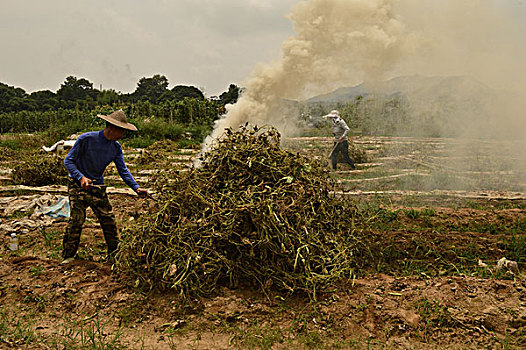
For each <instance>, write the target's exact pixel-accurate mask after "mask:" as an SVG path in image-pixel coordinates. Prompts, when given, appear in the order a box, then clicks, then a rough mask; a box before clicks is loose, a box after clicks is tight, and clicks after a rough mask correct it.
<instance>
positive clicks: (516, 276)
mask: <svg viewBox="0 0 526 350" xmlns="http://www.w3.org/2000/svg"><path fill="white" fill-rule="evenodd" d="M292 141H294V143H295V147H296V148H297V149H300V150H302V152H303V153H312V154H313V155H314V156H315V157H319V158H320V157H322V156H323V155H325V156H326V153H327V148H328V147H327V145H328V144H330V142H331V139H330V138H327V137H324V138H317V137H313V138H301V139H295V140H292ZM442 144H443V142H442V141H440V140H439V141H437V140H436V139H430V140H427V139H426V140H416V139H412V138H411V139H408V138H401V139H393V138H360V139H358V145H361V147H366V146H367V147H368V148H366V150H367V152H368V153H367V154H368V155H369V156H370V158H371V159H369V163H367V164H357V165H358V169H357V170H355V171H349V170H348V169H346V168H343V167H342V168H341V171H340V172H336V173H334V177H335V178H336V180H338V181H340V182H341V183H343V184H344V185H345V186H344V191H343V192H341V193H340V194H339V195H341V196H350V197H352V198H353V199H354V200H356V202H357V205H358V206H360V207H361V208H363V210H364V212H365V213H367V215H369V217H368V218H366V219H367V220H365V221H364V220H362V222H368V225H366V226H364V227H361V228H359V229H360V230H363V232H365V233H367V235H370V237H371V246H370V249H371V251H374V252H375V255H374V256H376V257H377V258H376V260H374V261H373V260H371V261H365V262H364V263H363V264H362V265H363V266H367V268H366V269H364V270H362V271H357V274H356V275H353V276H350V278H348V279H345V280H342V281H338V282H336V283H335V284H334V287H333V288H332V289H330V290H325V291H321V292H320V293H319V294H318V296H317V300H315V301H314V300H311V299H309V298H308V297H307V296H301V295H295V296H288V295H281V294H278V293H276V294H273V295H264V294H262V293H261V292H258V291H248V290H243V289H237V290H231V289H228V288H226V287H225V288H223V289H222V290H221V292H220V293H219V294H218V295H216V296H214V297H210V298H203V299H199V300H184V299H182V297H181V296H179V295H172V294H169V293H168V294H167V293H163V294H159V293H154V292H149V291H141V290H138V289H137V288H136V287H135V285H134V281H133V280H130V278H128V277H127V276H125V275H121V274H118V273H116V270H115V269H114V267H113V266H112V265H111V264H109V263H107V262H106V261H105V244H104V239H103V236H102V232H101V230H100V228H99V226H98V224H97V222H96V219H95V217H94V215H93V213H91V212H90V211H88V218H87V221H86V223H85V225H84V230H83V235H82V239H81V245H80V249H79V258H78V259H77V260H75V261H74V262H72V263H71V264H69V265H62V264H60V262H61V258H60V249H61V244H62V235H63V232H64V229H65V226H66V222H65V221H64V220H57V221H55V222H53V223H52V224H51V225H50V226H46V227H45V228H38V229H34V230H32V231H30V232H28V233H24V234H21V235H20V236H19V240H20V242H19V245H20V249H19V250H18V251H16V252H11V251H9V250H8V236H7V235H3V236H2V240H3V241H2V244H1V245H0V349H524V348H526V278H525V275H524V271H525V268H526V191H524V188H526V187H524V186H525V185H524V177H523V174H520V173H517V172H514V171H509V169H513V167H511V168H505V167H503V166H504V165H506V166H507V164H500V163H499V164H498V166H499V167H502V169H501V168H498V167H495V169H490V170H491V174H492V176H493V177H490V176H489V175H488V173H487V172H486V170H487V168H486V167H485V165H486V163H484V164H475V165H476V166H472V167H470V168H469V169H464V168H461V167H459V168H455V169H452V168H451V165H450V163H447V167H446V166H444V164H445V163H442V153H444V152H443V147H442ZM422 145H424V146H425V147H424V146H422ZM439 146H440V147H439ZM387 147H389V148H387ZM426 148H429V149H430V150H431V151H430V152H429V153H426V154H424V155H423V154H422V153H419V152H420V151H421V150H424V149H426ZM386 150H387V151H386ZM133 152H135V154H133ZM133 152H131V151H126V153H125V157H126V160H127V163H128V165H129V166H130V169H131V170H132V173H134V174H138V175H139V176H140V177H144V179H145V180H144V181H147V177H148V176H149V174H150V173H151V171H154V170H155V169H156V168H157V166H158V164H157V165H155V166H154V165H152V164H140V167H139V161H137V159H139V158H137V152H136V151H135V150H133ZM440 152H442V153H440ZM450 153H451V152H450ZM454 155H455V156H458V152H454ZM446 156H447V157H446V158H447V159H448V160H451V159H453V158H452V156H451V154H447V155H446ZM461 156H462V158H461V159H460V162H461V164H466V162H465V160H466V159H468V158H469V157H471V158H473V155H472V154H471V153H470V154H467V155H463V154H461ZM184 157H186V158H185V159H184V161H185V162H191V157H192V154H189V155H187V154H185V155H184ZM165 158H166V160H167V162H172V160H170V158H169V157H165ZM475 158H476V159H483V158H482V157H479V156H478V153H477V154H475ZM145 161H146V160H145ZM177 161H178V162H180V163H181V160H180V159H177ZM514 161H515V160H514V159H511V158H510V160H509V162H514ZM134 162H135V163H136V165H135V166H134V165H133V163H134ZM484 162H485V160H484ZM179 165H181V164H179ZM479 165H480V166H479ZM169 166H175V165H174V164H172V163H170V164H169ZM183 166H184V165H183ZM4 168H5V169H4ZM2 169H3V170H4V173H5V175H6V177H7V175H9V169H8V165H2ZM152 169H153V170H152ZM481 169H482V170H484V171H481ZM499 171H500V172H499ZM4 173H2V174H4ZM466 174H467V175H466ZM401 176H403V177H401ZM466 176H467V177H469V179H468V180H465V177H466ZM113 177H115V179H113ZM107 179H108V180H109V181H108V182H110V185H112V184H116V183H118V182H120V179H118V178H117V177H116V174H110V176H108V177H107ZM400 179H402V180H400ZM422 179H432V180H433V181H431V182H429V181H428V182H424V181H423V180H422ZM452 179H453V180H454V181H453V180H452ZM139 180H140V181H142V180H143V179H142V178H138V181H139ZM430 184H432V185H430ZM453 185H454V186H453ZM26 190H27V189H22V190H21V189H9V190H6V191H4V192H0V196H3V197H7V196H21V195H23V194H27V193H26V192H24V191H26ZM57 191H58V190H57ZM491 191H493V192H491ZM496 191H498V192H496ZM29 193H31V194H34V193H40V192H34V191H33V192H29ZM110 201H111V202H112V204H113V206H114V212H115V214H116V217H117V222H118V225H119V227H120V228H121V229H122V228H124V227H126V226H128V225H134V221H135V218H137V217H138V215H140V214H141V213H144V212H145V211H146V210H147V209H148V208H149V207H150V206H152V205H154V203H153V201H152V200H143V199H139V198H137V197H136V196H131V195H127V194H123V193H114V194H110ZM3 209H4V208H2V207H0V211H2V212H3ZM25 216H26V215H25V214H24V213H14V214H10V215H2V217H1V218H0V224H3V223H5V222H8V221H9V220H19V219H22V218H25ZM503 257H506V258H508V259H511V260H515V261H516V262H518V267H519V273H512V272H510V271H507V270H506V269H502V270H498V269H497V267H496V264H497V262H498V261H499V259H501V258H503Z"/></svg>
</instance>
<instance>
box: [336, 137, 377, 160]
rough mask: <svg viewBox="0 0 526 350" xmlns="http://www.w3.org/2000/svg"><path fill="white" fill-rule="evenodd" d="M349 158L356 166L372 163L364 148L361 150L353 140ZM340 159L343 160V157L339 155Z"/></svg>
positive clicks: (350, 143) (350, 144) (350, 145)
mask: <svg viewBox="0 0 526 350" xmlns="http://www.w3.org/2000/svg"><path fill="white" fill-rule="evenodd" d="M349 156H350V157H351V159H352V160H353V162H354V163H356V164H360V163H369V162H370V161H371V159H370V157H369V156H368V155H367V152H365V150H364V149H363V148H360V147H359V146H357V145H356V144H355V143H354V142H352V141H351V140H349ZM338 158H343V156H342V155H341V154H340V155H338ZM340 162H343V159H340Z"/></svg>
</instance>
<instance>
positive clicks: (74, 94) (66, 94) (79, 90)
mask: <svg viewBox="0 0 526 350" xmlns="http://www.w3.org/2000/svg"><path fill="white" fill-rule="evenodd" d="M95 95H96V91H95V90H94V89H93V83H91V82H90V81H89V80H87V79H85V78H80V79H79V78H76V77H74V76H72V75H70V76H69V77H67V78H66V80H65V81H64V83H62V84H61V85H60V89H58V90H57V96H58V97H59V98H60V99H61V100H66V101H77V100H93V97H95Z"/></svg>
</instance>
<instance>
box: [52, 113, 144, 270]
mask: <svg viewBox="0 0 526 350" xmlns="http://www.w3.org/2000/svg"><path fill="white" fill-rule="evenodd" d="M98 117H99V118H101V119H103V120H105V121H106V128H105V129H104V130H102V131H91V132H87V133H84V134H82V135H80V136H79V138H78V139H77V141H76V142H75V145H74V146H73V148H72V149H71V150H70V151H69V153H68V155H67V156H66V159H65V160H64V165H65V166H66V169H67V170H68V172H69V179H70V181H69V184H68V195H69V201H70V206H71V216H70V218H69V222H68V225H67V227H66V231H65V233H64V239H63V250H62V257H63V258H64V261H63V263H64V264H67V263H69V262H71V261H72V260H73V259H74V257H75V255H76V254H77V249H78V247H79V243H80V234H81V231H82V225H83V224H84V221H85V219H86V208H87V207H91V208H92V209H93V212H94V213H95V215H96V216H97V218H98V220H99V223H100V225H101V228H102V231H103V233H104V239H105V240H106V245H107V248H108V260H110V261H111V260H113V257H114V254H115V252H116V250H117V246H118V243H119V238H118V232H117V225H116V222H115V215H114V214H113V210H112V207H111V204H110V202H109V199H108V194H107V193H106V186H104V170H105V169H106V167H107V166H108V165H109V164H110V163H111V162H114V163H115V166H116V167H117V171H118V172H119V175H120V176H121V178H122V179H123V180H124V182H125V183H126V184H127V185H128V186H129V187H131V188H132V189H133V190H134V191H135V192H136V193H137V194H138V195H139V196H143V197H145V196H148V195H149V192H148V190H147V189H144V188H141V187H140V186H139V185H138V184H137V182H136V181H135V179H134V178H133V176H132V174H131V173H130V171H129V170H128V167H127V166H126V164H125V163H124V158H123V154H122V147H121V145H120V143H119V142H118V140H119V139H120V138H122V137H123V136H124V134H125V132H126V131H128V130H130V131H136V130H137V128H136V127H135V125H133V124H130V123H128V122H127V121H126V115H125V114H124V112H123V111H122V110H118V111H116V112H113V113H112V114H110V115H98Z"/></svg>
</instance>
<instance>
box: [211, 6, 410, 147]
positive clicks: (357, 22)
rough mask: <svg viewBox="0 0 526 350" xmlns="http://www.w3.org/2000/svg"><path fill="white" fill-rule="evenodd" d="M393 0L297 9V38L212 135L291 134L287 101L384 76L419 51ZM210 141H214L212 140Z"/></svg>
mask: <svg viewBox="0 0 526 350" xmlns="http://www.w3.org/2000/svg"><path fill="white" fill-rule="evenodd" d="M393 3H394V1H392V0H378V1H376V0H311V1H306V2H301V3H298V4H297V5H296V6H294V7H293V9H292V13H291V15H290V19H291V20H292V22H293V26H294V31H295V33H296V35H295V36H293V37H291V38H289V39H287V40H286V41H285V42H284V43H283V47H282V57H281V59H279V60H278V61H277V62H274V63H272V64H269V65H261V66H259V67H257V68H256V69H255V70H254V72H253V73H252V75H251V76H250V77H249V78H248V79H247V80H246V82H245V83H244V84H243V86H244V87H245V88H246V90H245V92H244V94H243V95H242V96H241V98H240V99H239V100H238V102H237V103H236V104H235V105H233V106H231V107H230V108H229V109H228V112H227V114H226V116H225V117H224V118H223V119H221V120H220V121H219V122H218V123H217V125H216V128H215V130H214V132H213V133H212V135H211V138H212V139H214V138H216V137H219V136H220V135H221V134H222V133H223V131H224V129H225V128H228V127H237V126H239V125H240V124H243V123H245V122H247V121H248V122H253V123H257V124H272V125H274V126H276V127H277V128H278V129H280V130H281V131H282V132H286V131H287V130H288V129H287V123H286V121H287V120H289V119H288V118H286V115H284V113H286V112H285V110H284V108H283V101H284V100H286V99H295V100H297V99H302V98H305V97H308V96H312V95H314V94H316V93H322V92H327V91H332V90H334V89H336V88H338V87H341V86H344V85H346V84H350V83H358V82H360V81H363V80H376V79H380V78H382V77H384V74H385V73H386V72H387V71H389V70H391V69H392V67H393V66H394V65H396V63H397V62H398V61H399V60H400V59H401V58H402V57H405V56H406V55H408V54H409V53H410V52H411V51H412V49H413V47H414V43H413V41H414V38H412V37H411V35H408V34H407V33H406V29H405V27H404V25H403V23H402V22H401V21H400V20H399V19H398V18H397V17H396V16H395V14H394V13H393ZM208 141H210V139H209V140H208Z"/></svg>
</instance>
